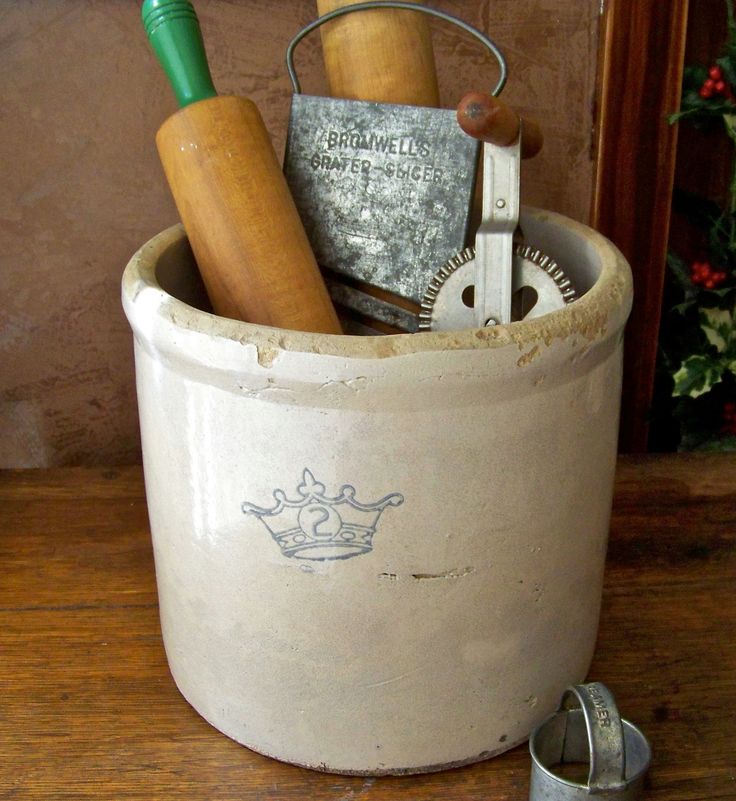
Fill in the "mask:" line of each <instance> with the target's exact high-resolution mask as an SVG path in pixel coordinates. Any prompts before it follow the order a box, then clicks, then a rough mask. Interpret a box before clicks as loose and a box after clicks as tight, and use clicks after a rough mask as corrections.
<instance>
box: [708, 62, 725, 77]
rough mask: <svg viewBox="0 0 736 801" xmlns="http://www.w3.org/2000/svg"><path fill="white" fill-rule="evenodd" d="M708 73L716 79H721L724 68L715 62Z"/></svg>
mask: <svg viewBox="0 0 736 801" xmlns="http://www.w3.org/2000/svg"><path fill="white" fill-rule="evenodd" d="M708 75H710V77H711V78H712V79H713V80H714V81H719V80H720V79H721V78H722V77H723V70H722V69H721V68H720V67H719V66H718V64H714V65H713V66H712V67H711V68H710V69H709V70H708Z"/></svg>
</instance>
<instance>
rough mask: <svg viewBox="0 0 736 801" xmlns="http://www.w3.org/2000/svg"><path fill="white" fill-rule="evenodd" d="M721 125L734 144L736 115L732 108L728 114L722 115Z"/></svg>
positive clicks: (735, 139) (735, 140)
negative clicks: (724, 127)
mask: <svg viewBox="0 0 736 801" xmlns="http://www.w3.org/2000/svg"><path fill="white" fill-rule="evenodd" d="M729 83H730V81H729ZM723 124H724V125H725V126H726V133H728V135H729V137H730V138H731V141H732V142H736V114H734V113H733V107H732V108H731V113H730V114H724V115H723Z"/></svg>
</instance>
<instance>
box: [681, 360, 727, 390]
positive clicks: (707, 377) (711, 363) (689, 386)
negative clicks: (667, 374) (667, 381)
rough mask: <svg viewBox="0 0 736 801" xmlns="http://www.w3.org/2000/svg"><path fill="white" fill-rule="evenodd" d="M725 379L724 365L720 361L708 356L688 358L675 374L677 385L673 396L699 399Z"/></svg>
mask: <svg viewBox="0 0 736 801" xmlns="http://www.w3.org/2000/svg"><path fill="white" fill-rule="evenodd" d="M722 377H723V365H722V364H721V362H720V361H719V360H718V359H712V358H710V357H708V356H700V355H695V356H688V357H687V359H685V360H684V361H683V363H682V364H681V365H680V369H679V370H678V371H677V372H676V373H675V374H674V376H673V379H674V382H675V385H674V387H673V389H672V394H673V395H674V396H675V397H678V396H681V395H684V396H687V397H689V398H698V397H700V396H701V395H705V393H706V392H710V390H711V389H712V388H713V387H714V386H715V385H716V384H717V383H718V382H719V381H720V380H721V378H722Z"/></svg>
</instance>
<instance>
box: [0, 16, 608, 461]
mask: <svg viewBox="0 0 736 801" xmlns="http://www.w3.org/2000/svg"><path fill="white" fill-rule="evenodd" d="M431 2H432V5H433V6H434V7H436V8H441V9H443V10H445V11H449V12H450V13H453V14H456V15H457V16H460V17H462V18H463V19H465V20H467V21H468V22H470V23H471V24H473V25H475V26H476V27H479V28H481V29H482V30H485V31H486V32H488V33H489V34H490V35H491V36H492V37H493V38H494V39H495V40H496V41H497V42H498V43H499V44H500V45H501V47H502V48H503V50H504V52H505V53H506V56H507V58H508V61H509V66H510V81H509V84H508V88H507V90H506V91H505V94H504V98H505V99H506V100H507V101H509V102H511V103H512V104H514V105H516V106H517V107H518V108H519V109H520V110H521V111H522V112H523V113H525V114H528V115H529V116H534V117H536V118H537V119H538V120H539V121H540V122H541V123H542V125H543V127H544V130H545V133H546V136H547V141H546V144H545V149H544V152H543V153H542V155H540V156H539V157H538V158H537V159H535V160H534V161H532V162H529V163H528V164H525V165H524V169H523V182H524V188H523V199H524V200H525V202H527V203H531V204H533V205H538V206H543V207H546V208H550V209H554V210H556V211H560V212H562V213H565V214H568V215H570V216H572V217H575V218H577V219H580V220H585V219H586V218H587V215H588V206H589V201H590V194H591V181H592V163H591V158H590V142H591V125H592V103H593V92H594V82H595V81H594V78H595V66H596V41H597V14H598V6H599V0H485V1H484V2H474V1H473V0H431ZM196 5H197V9H198V12H199V15H200V19H201V22H202V28H203V31H204V35H205V38H206V43H207V48H208V52H209V55H210V61H211V65H212V72H213V76H214V78H215V82H216V84H217V86H218V89H219V90H220V91H221V92H223V93H238V94H246V95H249V96H250V97H252V98H253V99H254V100H255V101H256V103H257V104H258V105H259V107H260V109H261V112H262V114H263V116H264V118H265V121H266V124H267V126H268V127H269V130H270V131H271V133H272V135H273V138H274V142H275V145H276V148H277V151H279V152H281V151H282V149H283V142H284V138H285V132H286V125H287V121H288V99H289V94H290V87H289V82H288V79H287V77H286V74H285V70H284V67H283V53H284V49H285V47H286V44H287V42H288V40H289V39H290V38H291V36H292V35H293V34H294V33H295V32H296V31H297V30H298V28H299V27H300V26H301V25H303V24H305V23H306V22H308V21H309V20H311V19H312V18H313V17H314V15H315V10H314V9H315V5H314V4H313V0H294V1H293V2H290V1H284V0H240V2H227V1H226V0H199V1H198V2H197V3H196ZM0 10H1V11H2V34H0V74H2V76H3V80H2V85H1V86H0V164H2V170H3V179H2V182H1V184H0V254H2V255H1V257H0V258H1V259H2V273H1V274H2V283H1V284H0V285H1V286H2V304H1V305H0V358H1V359H2V370H1V371H0V380H1V381H2V384H1V385H0V466H2V467H9V466H18V467H21V466H49V465H64V464H102V463H110V464H114V463H118V464H120V463H125V462H131V461H136V460H138V459H139V442H138V428H137V420H136V408H135V389H134V379H133V364H132V346H131V336H130V332H129V329H128V326H127V323H126V320H125V318H124V316H123V314H122V311H121V308H120V300H119V294H120V293H119V284H120V277H121V273H122V270H123V268H124V266H125V263H126V262H127V260H128V258H129V257H130V255H131V254H132V253H133V251H134V250H135V249H136V248H137V246H138V245H140V244H141V243H143V242H145V241H146V240H147V239H148V238H149V237H150V236H152V235H153V234H154V233H156V232H158V231H159V230H161V229H162V228H164V227H166V226H168V225H170V224H172V223H173V222H175V221H176V219H177V217H176V210H175V208H174V206H173V203H172V202H171V200H170V199H169V196H168V192H167V188H166V186H165V184H164V179H163V175H162V173H161V170H160V167H159V165H158V161H157V156H156V152H155V145H154V135H155V131H156V128H157V126H158V125H159V124H160V123H161V122H162V121H163V120H164V118H165V117H166V116H167V115H168V114H170V113H171V112H173V111H174V110H175V104H174V100H173V97H172V95H171V92H170V90H169V88H168V86H167V85H166V83H165V79H164V78H163V75H162V74H161V72H160V71H159V69H158V68H157V66H156V64H155V63H154V62H153V58H152V56H151V54H150V52H149V50H148V47H147V44H146V41H145V38H144V35H143V32H142V28H141V24H140V21H139V4H137V3H134V2H131V0H24V2H22V3H11V2H9V0H4V2H2V3H0ZM433 30H434V37H435V53H436V58H437V61H438V64H439V68H438V72H439V77H440V86H441V90H442V95H443V104H444V105H446V106H452V105H454V104H455V103H457V101H458V100H459V99H460V97H461V96H462V94H463V93H464V92H465V91H468V90H470V89H474V88H479V89H485V88H487V87H490V86H491V85H492V84H493V82H494V78H495V72H494V70H493V68H492V67H491V66H490V65H489V63H488V61H487V60H486V57H485V56H484V55H483V53H482V51H481V50H480V49H479V47H478V45H476V44H475V43H474V42H472V40H469V39H468V38H467V36H466V35H465V34H463V33H461V32H460V31H458V30H456V29H452V28H448V27H446V26H444V25H442V24H441V23H438V24H437V25H435V24H434V22H433ZM297 63H298V66H299V67H300V73H301V75H302V78H303V87H304V90H305V91H308V92H311V93H314V94H319V93H324V86H325V84H324V81H323V79H322V77H321V52H320V49H319V36H314V37H313V39H311V40H309V39H308V40H307V41H305V42H304V43H303V44H302V45H300V49H299V51H298V52H297Z"/></svg>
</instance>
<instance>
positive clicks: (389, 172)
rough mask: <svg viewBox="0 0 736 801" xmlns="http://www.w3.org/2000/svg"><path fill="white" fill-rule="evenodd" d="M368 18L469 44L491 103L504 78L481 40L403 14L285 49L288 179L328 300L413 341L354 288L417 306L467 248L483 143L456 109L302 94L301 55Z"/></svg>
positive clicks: (402, 323) (380, 305) (387, 310)
mask: <svg viewBox="0 0 736 801" xmlns="http://www.w3.org/2000/svg"><path fill="white" fill-rule="evenodd" d="M375 8H401V9H407V10H411V11H417V12H423V13H425V14H430V15H431V16H434V17H439V18H440V19H443V20H446V21H449V22H451V23H453V24H455V25H458V26H459V27H460V28H462V29H463V30H465V31H467V32H469V33H470V34H472V35H473V36H474V37H475V38H476V39H477V40H479V41H480V42H481V43H483V44H484V45H485V47H487V48H488V50H490V52H491V53H492V55H493V56H494V57H495V59H496V61H497V62H498V65H499V70H500V72H499V78H498V82H497V84H496V86H495V88H494V89H493V95H494V96H498V95H499V94H500V92H501V90H502V89H503V86H504V84H505V83H506V76H507V69H506V62H505V60H504V58H503V55H502V53H501V52H500V50H499V49H498V47H497V46H496V45H495V44H494V42H493V41H491V40H490V39H489V38H488V37H486V36H485V35H484V34H482V33H481V32H480V31H478V30H476V29H475V28H473V27H471V26H470V25H468V24H467V23H465V22H463V21H462V20H459V19H457V18H456V17H452V16H450V15H448V14H445V13H444V12H441V11H437V10H434V9H432V8H428V7H426V6H421V5H416V4H414V3H407V2H388V1H384V2H367V3H357V4H355V5H351V6H346V7H344V8H339V9H336V10H334V11H332V12H330V13H328V14H325V15H323V16H321V17H319V18H318V19H316V20H315V21H313V22H312V23H310V24H309V25H307V26H306V27H304V28H302V30H301V31H299V33H297V34H296V36H294V38H293V39H292V40H291V42H290V44H289V46H288V48H287V51H286V64H287V69H288V72H289V76H290V78H291V82H292V86H293V89H294V94H293V96H292V103H291V113H290V119H289V130H288V135H287V142H286V154H285V159H284V172H285V174H286V179H287V181H288V183H289V186H290V188H291V191H292V195H293V197H294V200H295V203H296V206H297V209H298V210H299V214H300V216H301V218H302V222H303V223H304V227H305V229H306V231H307V235H308V236H309V239H310V242H311V245H312V248H313V250H314V253H315V256H316V258H317V261H318V263H319V264H320V266H321V267H322V269H323V271H324V272H325V277H326V278H327V284H328V287H329V288H330V292H331V294H332V297H333V299H334V300H335V302H336V303H337V304H339V305H340V306H342V307H344V308H347V309H349V310H352V311H355V312H358V314H359V315H360V316H362V317H366V318H368V319H369V320H380V321H383V322H386V323H389V324H390V325H392V326H394V327H396V328H398V329H399V330H402V331H408V332H413V331H416V330H417V328H418V319H417V315H416V314H414V313H412V312H409V311H407V310H406V309H405V308H402V307H401V306H400V305H396V304H394V303H392V302H389V301H387V300H382V299H379V298H377V297H374V296H373V295H372V294H370V292H364V291H362V290H361V285H365V284H368V285H370V286H372V287H377V288H379V289H382V290H385V291H387V292H390V293H392V294H394V295H396V296H398V297H399V298H404V299H406V300H408V301H411V302H412V303H413V304H414V305H415V306H418V305H419V304H420V303H421V301H422V299H423V298H424V294H425V291H426V289H427V286H428V285H429V282H430V280H431V279H432V278H433V276H434V275H435V273H436V272H437V270H438V269H439V267H440V266H441V265H442V264H443V262H445V261H446V260H447V259H448V258H450V257H451V256H452V255H453V254H455V253H457V252H458V251H460V250H461V249H462V248H463V247H464V245H465V243H466V241H467V237H468V233H469V232H468V224H469V215H470V206H471V202H472V198H473V189H474V183H475V175H476V168H477V162H478V156H479V150H480V142H479V141H478V140H476V139H473V138H472V137H470V136H468V135H467V134H465V132H464V131H463V130H462V129H461V128H460V126H459V125H458V124H457V120H456V116H455V111H454V109H437V108H421V107H417V106H405V105H398V104H389V103H374V102H365V101H358V100H344V99H339V98H326V97H316V96H310V95H303V94H302V93H301V88H300V85H299V80H298V78H297V76H296V72H295V70H294V63H293V59H294V49H295V48H296V46H297V45H298V43H299V42H300V41H301V40H302V39H303V38H304V37H305V36H307V35H308V34H309V33H311V32H312V31H314V30H315V29H316V28H318V27H319V26H320V25H323V24H324V23H325V22H328V21H330V20H332V19H335V18H336V17H338V16H341V15H343V14H348V13H353V12H358V11H362V10H366V9H375ZM517 169H518V165H517ZM517 205H518V204H517ZM493 313H494V314H495V313H496V312H493Z"/></svg>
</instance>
